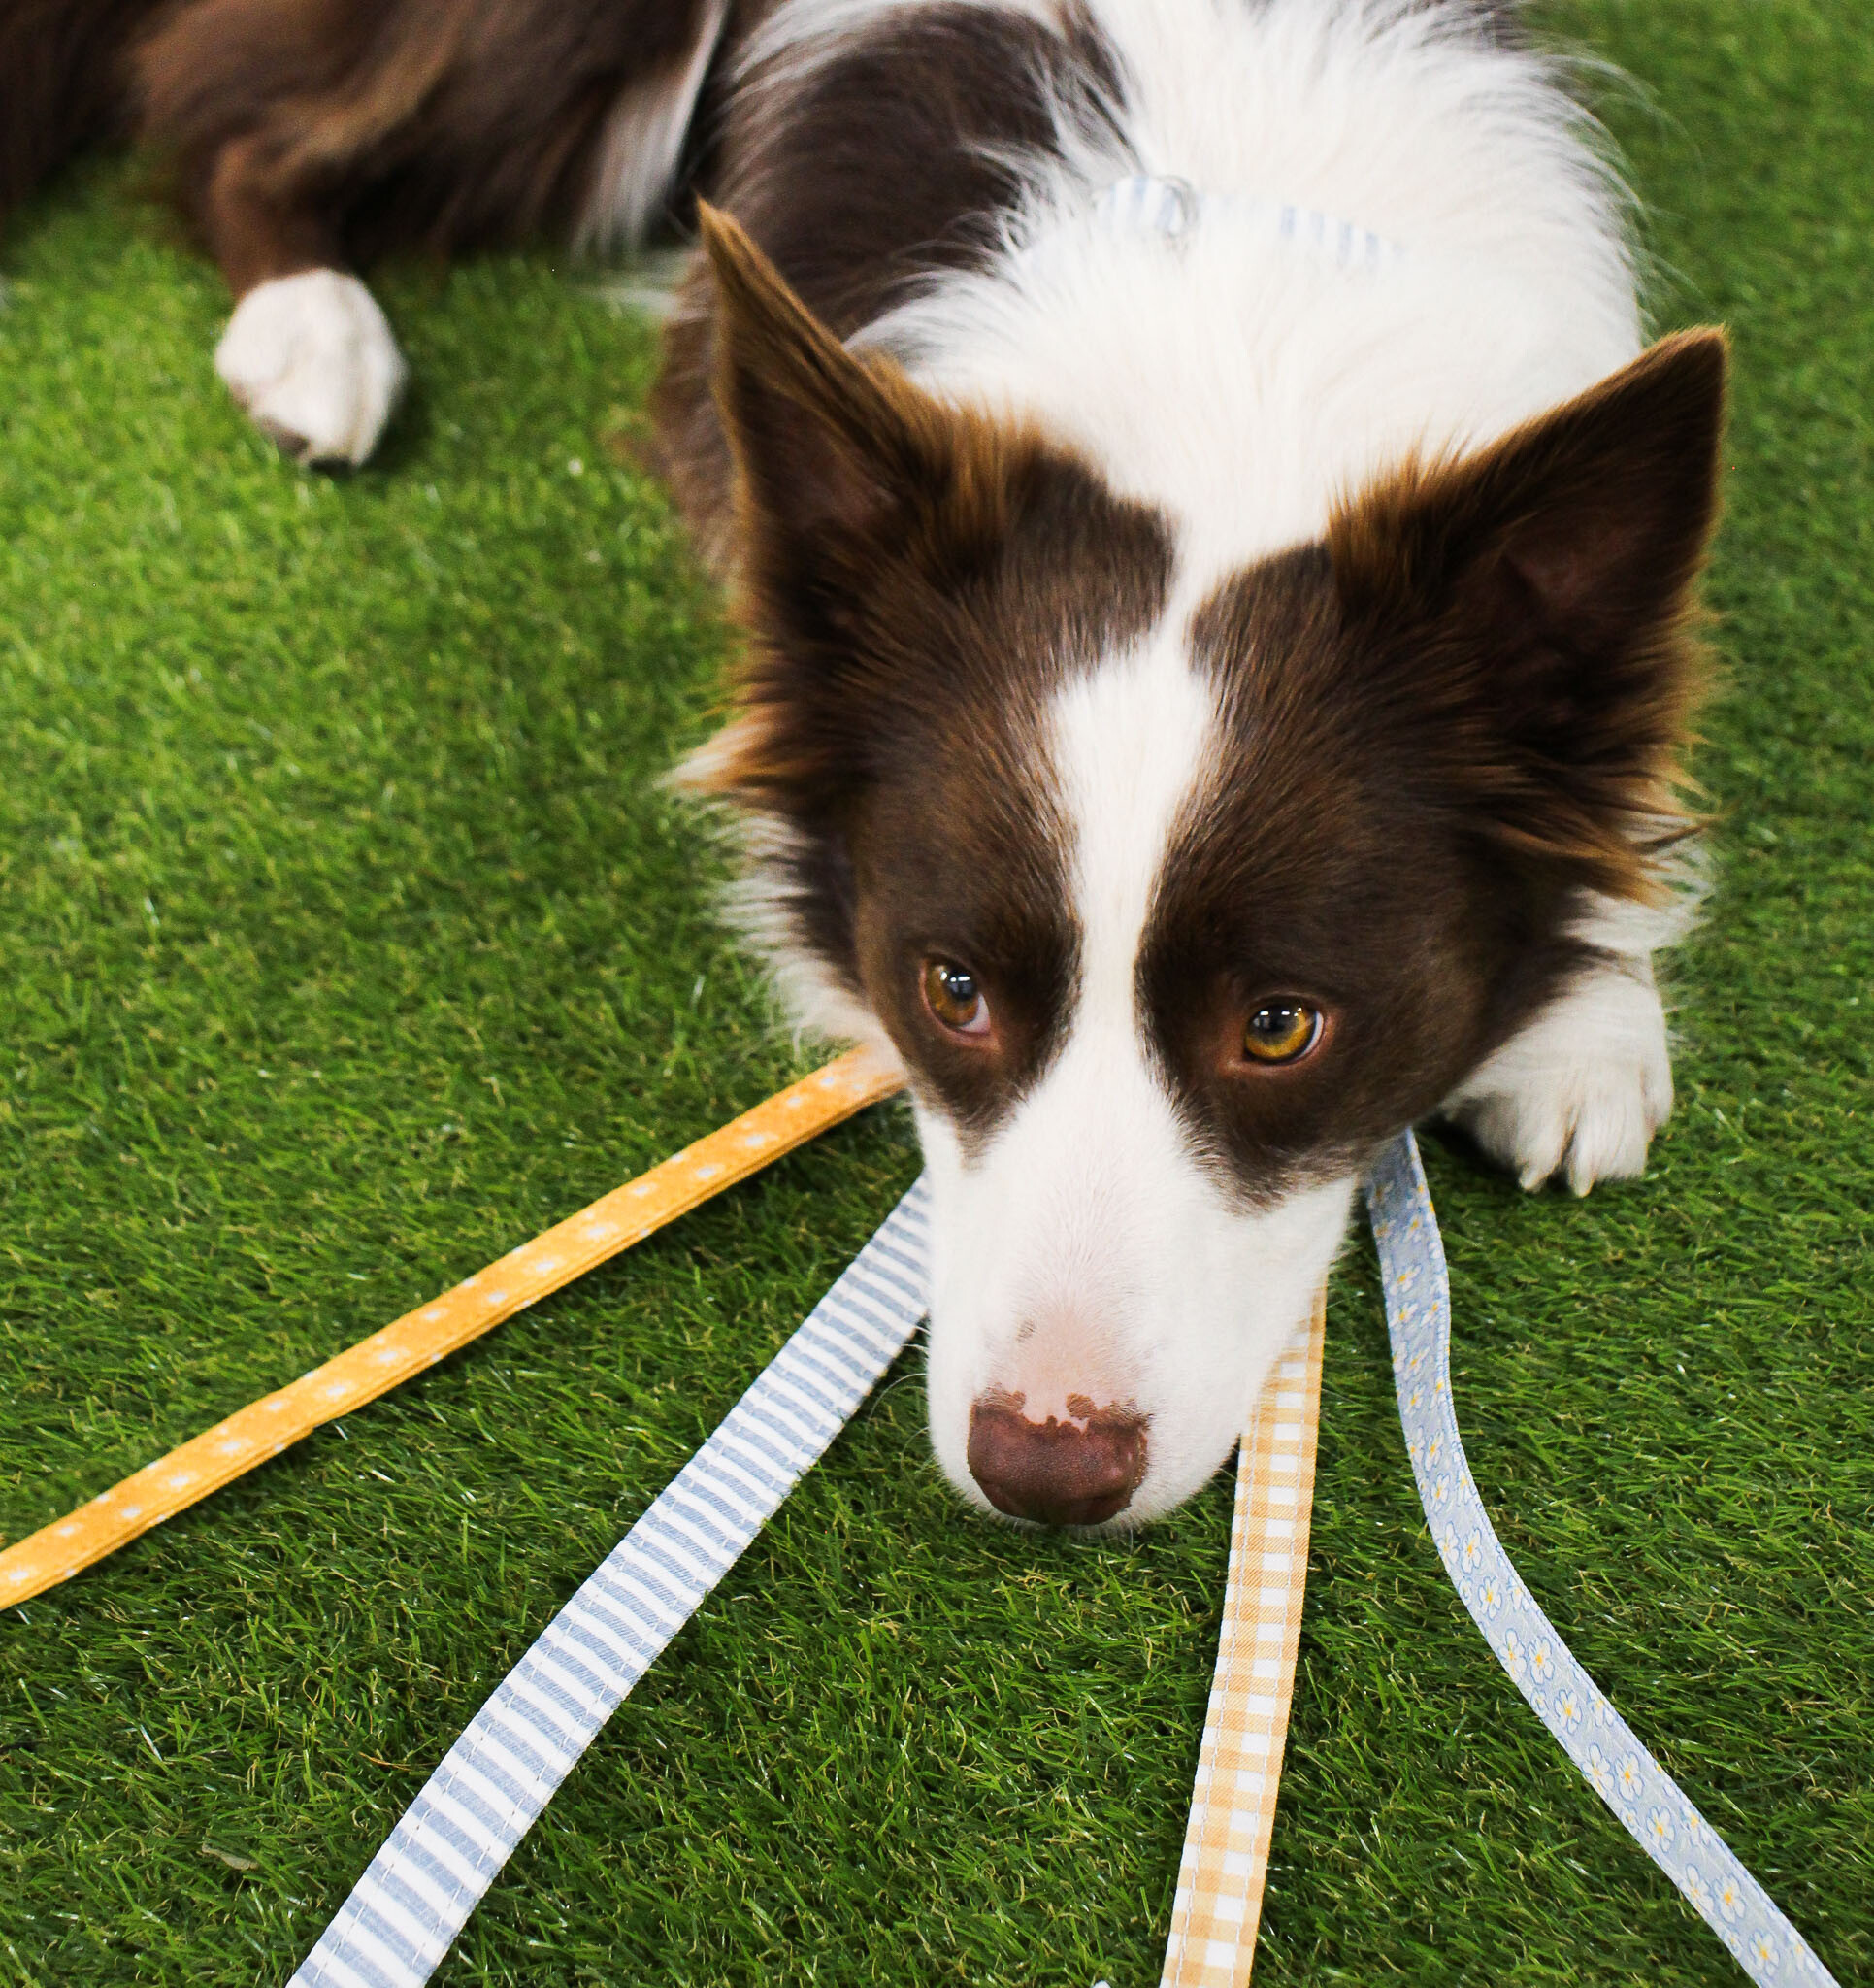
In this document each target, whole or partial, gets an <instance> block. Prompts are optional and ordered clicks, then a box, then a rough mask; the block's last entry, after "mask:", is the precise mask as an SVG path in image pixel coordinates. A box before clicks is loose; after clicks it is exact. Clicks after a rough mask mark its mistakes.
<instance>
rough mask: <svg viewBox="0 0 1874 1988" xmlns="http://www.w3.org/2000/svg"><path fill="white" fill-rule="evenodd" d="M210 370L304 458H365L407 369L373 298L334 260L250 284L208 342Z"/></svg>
mask: <svg viewBox="0 0 1874 1988" xmlns="http://www.w3.org/2000/svg"><path fill="white" fill-rule="evenodd" d="M214 370H215V371H216V372H217V373H218V374H219V375H220V376H221V379H222V381H224V383H225V384H226V386H227V389H228V391H229V392H230V393H232V394H233V395H234V397H235V399H236V400H238V401H239V402H240V403H241V405H242V406H243V407H244V408H245V409H246V410H247V414H249V415H250V416H251V418H252V419H253V422H254V424H255V426H256V427H258V428H260V429H262V430H263V431H264V432H265V433H266V434H268V435H271V436H272V437H273V438H274V440H275V441H277V442H278V443H279V446H280V447H281V448H283V449H284V450H285V451H286V452H287V454H289V455H291V456H293V457H295V458H296V459H297V460H299V461H300V462H304V463H317V462H348V463H353V464H356V463H361V462H363V461H364V460H365V458H366V457H367V456H368V455H370V453H371V451H372V450H373V449H374V448H376V447H377V446H378V437H379V436H380V435H381V434H382V433H383V431H384V424H385V423H386V422H387V421H388V420H389V419H390V414H391V410H392V409H393V408H394V407H395V406H396V405H397V397H398V395H399V394H400V393H401V392H402V391H403V387H404V379H405V369H404V360H403V355H402V353H400V352H399V351H398V349H397V341H396V338H395V337H394V336H393V335H392V333H391V329H390V324H389V321H388V320H387V319H386V318H385V316H384V314H383V312H382V311H380V310H379V309H378V300H377V298H375V297H374V296H373V295H372V294H371V292H370V291H369V290H368V289H366V288H365V286H364V285H363V283H361V282H359V281H358V280H357V278H356V277H354V276H345V275H344V274H342V273H341V272H340V271H338V270H336V269H309V270H303V271H302V272H301V273H300V274H299V275H298V276H283V277H277V278H275V279H274V281H273V282H264V283H260V284H257V285H256V286H255V287H254V288H253V289H251V290H249V291H248V292H247V295H246V296H245V297H243V298H242V300H241V302H240V303H239V304H238V305H237V306H236V307H235V313H234V315H233V316H232V317H231V318H230V319H229V320H228V328H227V330H226V331H225V332H223V333H222V335H221V343H220V344H219V345H218V346H217V347H216V348H215V349H214Z"/></svg>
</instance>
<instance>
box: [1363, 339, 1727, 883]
mask: <svg viewBox="0 0 1874 1988" xmlns="http://www.w3.org/2000/svg"><path fill="white" fill-rule="evenodd" d="M1725 374H1726V343H1725V338H1724V334H1723V333H1722V332H1718V331H1710V330H1703V331H1687V332H1681V333H1679V334H1678V335H1677V336H1676V337H1672V338H1667V339H1662V340H1661V341H1660V343H1659V344H1658V345H1656V346H1654V347H1653V348H1652V349H1651V350H1649V351H1647V352H1645V353H1643V354H1642V355H1641V356H1640V357H1639V358H1638V359H1636V360H1634V361H1633V363H1632V364H1631V365H1630V366H1628V367H1627V368H1626V369H1625V370H1623V371H1622V372H1620V373H1618V374H1616V375H1615V376H1614V377H1613V378H1612V379H1610V380H1606V381H1601V382H1600V383H1599V384H1598V385H1596V386H1595V387H1593V388H1592V389H1591V390H1590V391H1589V392H1587V393H1585V394H1583V395H1581V396H1580V398H1579V399H1577V400H1574V401H1571V402H1570V403H1568V404H1567V405H1566V406H1565V407H1562V408H1560V409H1557V410H1555V411H1554V412H1552V413H1550V414H1545V415H1543V416H1542V417H1540V418H1539V419H1537V420H1534V421H1531V422H1529V424H1528V425H1527V426H1526V427H1524V428H1521V429H1519V430H1517V431H1516V432H1515V433H1514V434H1511V435H1507V436H1505V437H1504V438H1503V439H1502V440H1501V441H1499V442H1497V443H1496V444H1495V445H1494V446H1493V447H1490V448H1488V449H1486V450H1484V451H1483V452H1482V453H1481V454H1479V455H1475V456H1471V457H1465V458H1462V459H1459V460H1455V461H1448V462H1441V463H1430V464H1427V463H1423V462H1419V461H1408V462H1406V463H1404V464H1403V465H1401V466H1400V468H1399V469H1398V470H1397V472H1396V473H1395V474H1394V475H1392V476H1390V477H1388V478H1386V479H1384V480H1382V481H1381V482H1379V483H1378V484H1376V485H1375V486H1374V487H1373V488H1371V489H1369V490H1366V491H1364V492H1363V493H1362V494H1361V495H1360V496H1359V497H1358V498H1356V499H1355V500H1354V501H1353V502H1351V503H1349V504H1346V505H1343V506H1342V507H1341V509H1340V511H1339V512H1338V513H1337V514H1336V515H1335V517H1334V519H1333V521H1332V525H1331V527H1330V530H1329V536H1328V546H1329V552H1330V556H1331V558H1332V563H1333V568H1334V574H1335V579H1336V581H1337V584H1338V587H1339V592H1340V597H1341V600H1342V602H1343V605H1344V607H1345V611H1346V613H1347V614H1348V616H1349V618H1350V620H1351V621H1352V622H1353V623H1354V624H1355V625H1356V626H1357V627H1359V628H1360V629H1361V631H1362V635H1361V639H1362V640H1363V641H1364V642H1365V643H1367V644H1369V645H1370V646H1372V647H1373V648H1374V650H1375V651H1376V661H1377V662H1378V663H1379V668H1378V669H1376V671H1375V683H1374V690H1375V694H1376V695H1379V696H1382V697H1387V698H1390V699H1391V700H1392V701H1394V702H1395V703H1397V704H1398V705H1400V706H1401V707H1404V706H1405V705H1407V704H1408V703H1409V706H1410V708H1411V711H1412V712H1414V713H1415V714H1416V713H1426V712H1441V713H1442V714H1443V717H1444V726H1443V733H1442V738H1443V742H1444V743H1443V744H1442V746H1440V747H1439V752H1440V757H1439V760H1438V763H1437V766H1438V771H1439V772H1440V773H1441V774H1442V775H1443V776H1444V777H1445V778H1447V779H1450V780H1452V781H1454V782H1456V783H1458V784H1459V785H1460V786H1461V787H1462V790H1463V801H1464V804H1465V805H1466V806H1467V807H1468V808H1470V809H1472V810H1473V811H1475V813H1476V816H1477V818H1478V820H1479V822H1480V824H1481V825H1482V826H1483V827H1484V828H1485V829H1486V830H1487V832H1488V833H1489V834H1490V835H1491V836H1493V837H1494V838H1496V839H1497V840H1498V841H1500V842H1501V843H1502V845H1504V846H1505V847H1506V848H1509V849H1511V850H1513V851H1514V852H1516V853H1517V854H1518V855H1520V856H1522V857H1524V858H1527V859H1528V860H1529V861H1530V862H1532V863H1535V864H1538V865H1541V866H1544V867H1545V868H1547V869H1550V870H1552V871H1554V872H1556V873H1559V874H1565V875H1566V876H1567V877H1568V878H1570V879H1571V880H1573V881H1575V882H1578V883H1583V884H1592V885H1594V886H1595V888H1596V889H1599V890H1603V891H1606V892H1609V893H1610V894H1612V895H1615V896H1621V897H1634V898H1647V897H1651V896H1657V894H1658V892H1659V889H1660V881H1659V878H1658V874H1657V857H1658V855H1659V853H1660V848H1661V846H1662V845H1664V844H1666V843H1669V842H1670V841H1671V840H1672V839H1673V838H1674V836H1675V834H1676V833H1682V832H1683V831H1684V829H1685V828H1686V827H1688V826H1690V819H1689V817H1688V816H1687V815H1686V813H1685V812H1684V810H1683V806H1682V803H1681V801H1680V799H1679V796H1680V794H1681V792H1682V790H1683V786H1684V780H1683V775H1682V771H1681V768H1680V763H1679V755H1680V752H1681V750H1682V749H1683V746H1684V744H1685V741H1686V738H1687V734H1688V730H1689V725H1690V719H1691V714H1692V712H1693V708H1694V707H1695V705H1696V704H1697V702H1698V700H1699V697H1700V695H1701V693H1702V691H1703V688H1704V678H1705V669H1704V654H1703V650H1702V648H1701V646H1700V645H1699V644H1698V642H1697V641H1696V640H1695V638H1694V632H1693V631H1694V626H1695V606H1694V586H1695V582H1696V580H1697V578H1698V574H1699V571H1700V569H1701V568H1702V566H1703V563H1704V556H1705V548H1706V547H1707V545H1708V544H1709V542H1710V538H1711V534H1712V531H1713V529H1714V527H1715V525H1716V522H1717V509H1718V471H1719V456H1718V451H1719V443H1720V439H1721V435H1722V432H1723V419H1724V398H1725ZM1389 660H1390V663H1391V666H1392V669H1393V671H1394V673H1395V680H1394V681H1393V682H1392V684H1390V685H1389V684H1388V683H1387V682H1386V680H1385V674H1384V673H1385V668H1386V663H1387V661H1389Z"/></svg>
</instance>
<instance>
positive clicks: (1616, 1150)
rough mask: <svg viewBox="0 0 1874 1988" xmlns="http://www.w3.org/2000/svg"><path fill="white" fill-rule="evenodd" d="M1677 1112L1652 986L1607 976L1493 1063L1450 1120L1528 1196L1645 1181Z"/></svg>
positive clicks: (1472, 1081)
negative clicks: (1558, 1186) (1657, 1142)
mask: <svg viewBox="0 0 1874 1988" xmlns="http://www.w3.org/2000/svg"><path fill="white" fill-rule="evenodd" d="M1670 1110H1672V1062H1671V1056H1670V1053H1669V1051H1668V1048H1667V1045H1666V1031H1665V1014H1664V1011H1662V1009H1661V1008H1660V997H1659V993H1658V991H1657V990H1656V989H1655V987H1654V986H1653V984H1652V982H1651V979H1650V978H1647V977H1640V976H1638V975H1635V974H1633V973H1631V972H1628V971H1626V970H1623V969H1620V968H1609V969H1607V970H1605V971H1603V972H1600V973H1596V974H1595V975H1593V976H1592V977H1589V978H1588V979H1585V980H1584V981H1582V982H1581V983H1580V985H1579V986H1577V987H1575V988H1573V989H1571V990H1570V991H1569V992H1568V993H1567V994H1566V995H1564V996H1563V997H1562V999H1561V1000H1560V1001H1558V1002H1557V1003H1556V1004H1555V1005H1554V1006H1553V1007H1552V1008H1550V1009H1549V1010H1548V1011H1546V1012H1544V1013H1543V1014H1541V1015H1539V1016H1538V1017H1537V1018H1536V1019H1535V1021H1533V1022H1532V1023H1531V1024H1530V1025H1529V1027H1528V1028H1527V1029H1525V1030H1524V1031H1523V1033H1522V1034H1521V1035H1520V1036H1518V1037H1516V1038H1515V1039H1514V1040H1513V1041H1511V1042H1509V1043H1506V1044H1504V1045H1503V1047H1502V1048H1501V1049H1499V1050H1497V1052H1496V1055H1494V1056H1492V1057H1491V1058H1490V1059H1489V1060H1488V1061H1487V1062H1486V1063H1485V1064H1483V1066H1482V1067H1481V1068H1480V1069H1479V1070H1478V1071H1477V1072H1476V1073H1475V1074H1474V1075H1473V1076H1472V1077H1470V1078H1469V1079H1468V1080H1467V1081H1466V1082H1465V1083H1464V1084H1463V1086H1462V1088H1461V1089H1460V1090H1459V1091H1458V1092H1457V1094H1456V1095H1455V1096H1454V1097H1453V1098H1451V1099H1450V1101H1449V1102H1448V1103H1447V1105H1446V1107H1445V1115H1446V1116H1447V1117H1449V1118H1451V1119H1452V1120H1453V1121H1455V1122H1456V1123H1457V1124H1459V1125H1461V1126H1463V1128H1464V1130H1465V1131H1467V1132H1468V1133H1469V1134H1470V1135H1471V1137H1472V1138H1473V1139H1475V1140H1476V1142H1477V1143H1478V1144H1479V1145H1480V1146H1482V1147H1483V1149H1484V1150H1485V1152H1487V1153H1488V1154H1489V1155H1490V1156H1491V1158H1493V1159H1494V1160H1496V1161H1497V1162H1498V1163H1499V1164H1501V1165H1502V1166H1504V1167H1506V1168H1507V1169H1508V1170H1509V1171H1510V1172H1511V1173H1513V1174H1514V1175H1515V1176H1516V1177H1517V1178H1518V1180H1520V1181H1521V1182H1522V1184H1523V1185H1524V1186H1525V1187H1527V1188H1537V1187H1541V1186H1543V1185H1545V1184H1546V1183H1547V1182H1548V1181H1550V1180H1552V1179H1555V1178H1557V1177H1558V1176H1560V1177H1561V1178H1562V1180H1563V1181H1565V1182H1566V1184H1567V1185H1568V1187H1569V1188H1570V1189H1571V1190H1572V1191H1573V1192H1574V1193H1576V1194H1586V1193H1587V1192H1588V1190H1589V1189H1590V1188H1591V1187H1592V1186H1594V1184H1595V1181H1596V1180H1618V1179H1625V1178H1627V1177H1629V1176H1633V1175H1635V1174H1638V1173H1641V1172H1642V1171H1643V1170H1644V1169H1645V1166H1646V1153H1647V1147H1648V1145H1649V1144H1650V1143H1651V1142H1652V1139H1653V1135H1654V1133H1656V1132H1657V1131H1658V1130H1659V1129H1660V1125H1661V1124H1662V1123H1663V1122H1664V1120H1665V1117H1666V1114H1667V1113H1668V1112H1669V1111H1670Z"/></svg>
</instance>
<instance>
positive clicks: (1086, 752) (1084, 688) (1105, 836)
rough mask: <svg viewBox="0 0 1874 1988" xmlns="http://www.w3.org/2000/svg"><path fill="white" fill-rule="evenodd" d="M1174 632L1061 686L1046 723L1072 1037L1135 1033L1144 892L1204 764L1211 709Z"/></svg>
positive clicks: (1165, 627) (1174, 623) (1153, 882)
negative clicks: (1075, 972)
mask: <svg viewBox="0 0 1874 1988" xmlns="http://www.w3.org/2000/svg"><path fill="white" fill-rule="evenodd" d="M1181 625H1182V617H1181V616H1175V617H1174V616H1167V618H1166V619H1165V620H1164V621H1163V622H1161V623H1160V625H1159V627H1158V628H1157V629H1156V630H1155V631H1154V632H1153V634H1152V635H1151V636H1150V637H1149V638H1148V639H1147V641H1146V642H1145V643H1144V644H1142V645H1141V646H1139V647H1138V648H1136V649H1134V650H1132V651H1131V652H1129V653H1127V654H1125V655H1122V656H1117V657H1114V658H1113V659H1111V660H1110V661H1108V662H1105V663H1102V664H1101V666H1100V667H1099V668H1098V669H1096V670H1094V671H1093V672H1092V673H1091V674H1089V675H1087V676H1084V677H1078V678H1076V679H1073V680H1072V681H1071V682H1069V683H1068V684H1067V685H1065V686H1064V687H1063V688H1062V689H1061V690H1060V691H1059V692H1057V693H1056V696H1055V698H1054V702H1053V706H1052V708H1051V710H1050V712H1049V713H1048V716H1049V730H1050V734H1051V737H1050V742H1049V743H1050V747H1051V750H1050V757H1051V759H1052V761H1053V766H1054V771H1055V777H1056V779H1057V781H1058V782H1059V786H1060V792H1061V798H1062V802H1063V804H1064V811H1065V812H1066V815H1067V818H1068V822H1069V832H1070V834H1071V836H1072V850H1071V855H1070V860H1069V876H1070V877H1071V878H1072V889H1073V894H1074V907H1073V909H1074V912H1075V916H1076V922H1077V923H1078V925H1079V928H1080V935H1081V940H1080V945H1081V960H1080V989H1081V991H1080V1002H1079V1009H1078V1011H1077V1012H1076V1014H1075V1016H1074V1018H1073V1022H1072V1024H1071V1028H1072V1029H1073V1030H1075V1031H1077V1030H1078V1029H1080V1028H1082V1027H1086V1026H1094V1027H1107V1026H1124V1027H1126V1028H1127V1029H1129V1030H1134V1031H1135V1027H1136V1016H1135V1014H1134V970H1135V968H1136V965H1137V961H1138V946H1139V940H1140V937H1141V935H1142V934H1143V932H1144V929H1145V921H1146V918H1147V916H1148V914H1149V912H1150V911H1151V904H1152V893H1153V891H1154V889H1155V888H1156V886H1157V882H1158V877H1159V873H1160V871H1161V870H1162V868H1163V867H1164V862H1165V856H1166V851H1167V846H1168V845H1169V842H1170V837H1171V830H1172V826H1173V824H1174V823H1175V821H1176V820H1177V818H1178V814H1179V812H1180V811H1181V810H1182V809H1183V807H1184V805H1185V803H1186V802H1187V801H1188V800H1189V799H1190V797H1191V796H1192V794H1193V793H1194V792H1195V791H1196V790H1197V789H1198V787H1199V786H1200V783H1201V781H1202V779H1203V777H1204V773H1205V769H1206V767H1207V766H1208V764H1209V762H1210V758H1211V753H1212V740H1213V737H1214V734H1215V730H1216V724H1217V708H1216V699H1215V696H1214V694H1213V692H1212V690H1211V688H1210V686H1209V685H1208V683H1206V682H1205V681H1204V680H1203V679H1200V677H1199V676H1198V674H1197V672H1196V671H1195V670H1193V668H1192V667H1191V664H1190V661H1189V660H1188V658H1187V657H1186V655H1185V653H1184V646H1183V643H1182V641H1181V640H1180V638H1179V634H1178V630H1179V628H1180V627H1181Z"/></svg>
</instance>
